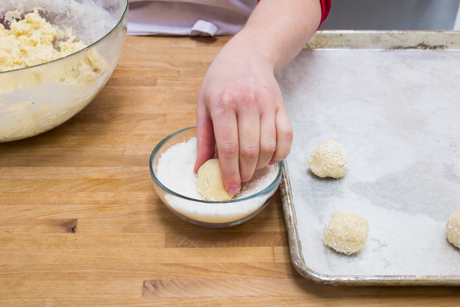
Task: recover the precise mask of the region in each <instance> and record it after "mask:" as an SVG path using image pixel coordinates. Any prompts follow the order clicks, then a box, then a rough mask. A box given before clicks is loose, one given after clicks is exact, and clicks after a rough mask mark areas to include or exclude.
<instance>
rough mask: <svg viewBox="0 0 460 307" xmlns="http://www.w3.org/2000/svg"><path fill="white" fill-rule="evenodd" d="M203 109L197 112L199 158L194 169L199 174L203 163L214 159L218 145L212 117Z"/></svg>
mask: <svg viewBox="0 0 460 307" xmlns="http://www.w3.org/2000/svg"><path fill="white" fill-rule="evenodd" d="M202 109H204V108H200V107H199V106H198V109H197V112H196V122H197V127H196V138H197V157H196V162H195V167H194V168H193V171H194V172H195V173H197V172H198V169H199V168H200V167H201V165H203V163H205V162H206V161H208V160H209V159H212V158H213V157H214V149H215V145H216V139H215V137H214V128H213V125H212V120H211V117H210V116H209V113H208V112H206V111H205V110H202Z"/></svg>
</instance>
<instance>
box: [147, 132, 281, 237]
mask: <svg viewBox="0 0 460 307" xmlns="http://www.w3.org/2000/svg"><path fill="white" fill-rule="evenodd" d="M196 150H197V148H196V128H195V127H191V128H186V129H183V130H180V131H178V132H176V133H173V134H171V135H170V136H168V137H166V138H165V139H164V140H163V141H161V142H160V143H159V144H158V145H157V146H156V147H155V149H154V150H153V152H152V155H151V156H150V174H151V176H152V179H153V183H154V187H155V191H156V192H157V194H158V196H159V197H160V198H161V200H162V201H163V203H164V204H165V205H166V207H168V208H169V209H170V210H171V211H172V212H173V213H174V214H176V215H177V216H179V217H180V218H182V219H183V220H186V221H188V222H190V223H193V224H196V225H201V226H206V227H216V228H217V227H229V226H234V225H238V224H241V223H243V222H245V221H247V220H249V219H251V218H252V217H254V216H255V215H257V214H258V213H259V212H260V211H262V210H263V209H264V208H265V207H266V206H267V205H268V203H269V202H270V200H271V198H272V197H273V194H274V193H275V191H276V189H277V188H278V185H279V183H280V180H281V174H282V169H283V162H278V163H276V164H275V165H273V166H268V167H266V168H264V169H262V170H258V171H256V173H255V174H254V176H253V178H252V179H251V180H250V181H249V182H248V183H245V184H243V185H242V187H241V191H240V192H239V193H238V194H236V195H235V196H234V197H233V198H232V199H231V200H228V201H215V200H210V201H208V200H206V199H205V197H203V195H202V194H201V193H200V191H199V188H198V184H197V181H198V176H197V175H196V174H195V173H194V172H193V167H194V165H195V160H196Z"/></svg>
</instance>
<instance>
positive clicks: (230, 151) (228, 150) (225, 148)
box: [219, 142, 238, 156]
mask: <svg viewBox="0 0 460 307" xmlns="http://www.w3.org/2000/svg"><path fill="white" fill-rule="evenodd" d="M237 153H238V145H237V144H236V143H233V142H226V143H223V144H221V145H220V146H219V154H221V155H223V156H233V155H236V154H237Z"/></svg>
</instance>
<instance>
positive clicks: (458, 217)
mask: <svg viewBox="0 0 460 307" xmlns="http://www.w3.org/2000/svg"><path fill="white" fill-rule="evenodd" d="M447 240H449V242H450V243H452V244H453V245H455V246H456V247H458V248H460V209H458V210H455V211H454V212H453V213H452V214H451V215H450V216H449V218H448V219H447Z"/></svg>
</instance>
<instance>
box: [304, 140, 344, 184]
mask: <svg viewBox="0 0 460 307" xmlns="http://www.w3.org/2000/svg"><path fill="white" fill-rule="evenodd" d="M307 163H308V167H309V168H310V170H311V171H312V172H313V174H315V175H316V176H318V177H321V178H324V177H332V178H336V179H337V178H340V177H342V176H343V175H345V172H346V171H347V166H348V158H347V154H346V153H345V150H344V149H343V147H342V145H340V144H339V143H337V141H334V140H328V141H326V143H324V144H323V145H321V146H319V147H317V148H315V150H313V152H312V153H311V155H310V157H308V160H307Z"/></svg>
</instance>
